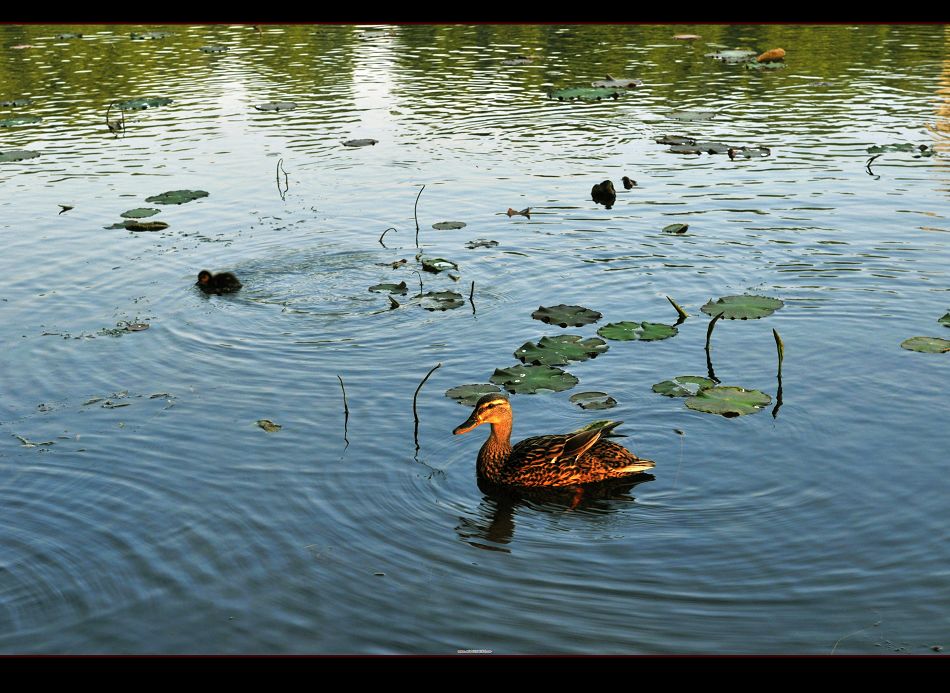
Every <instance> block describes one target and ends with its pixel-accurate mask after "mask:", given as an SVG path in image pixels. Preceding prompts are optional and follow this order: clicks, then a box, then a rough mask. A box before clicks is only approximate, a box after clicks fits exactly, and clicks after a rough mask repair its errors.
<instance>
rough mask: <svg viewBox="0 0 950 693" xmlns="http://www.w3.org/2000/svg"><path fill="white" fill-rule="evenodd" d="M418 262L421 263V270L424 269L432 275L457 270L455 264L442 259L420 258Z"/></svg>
mask: <svg viewBox="0 0 950 693" xmlns="http://www.w3.org/2000/svg"><path fill="white" fill-rule="evenodd" d="M419 262H421V263H422V269H424V270H425V271H426V272H432V273H434V274H438V273H439V272H444V271H445V270H447V269H458V268H459V266H458V265H457V264H455V263H454V262H452V261H451V260H446V259H445V258H444V257H420V258H419Z"/></svg>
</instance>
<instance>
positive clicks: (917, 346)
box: [901, 337, 950, 354]
mask: <svg viewBox="0 0 950 693" xmlns="http://www.w3.org/2000/svg"><path fill="white" fill-rule="evenodd" d="M901 348H902V349H908V350H910V351H919V352H921V353H924V354H943V353H944V352H947V351H950V339H942V338H941V337H911V338H910V339H905V340H904V341H903V342H901Z"/></svg>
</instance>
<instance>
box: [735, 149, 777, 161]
mask: <svg viewBox="0 0 950 693" xmlns="http://www.w3.org/2000/svg"><path fill="white" fill-rule="evenodd" d="M726 154H728V155H729V158H730V159H735V158H736V157H740V156H741V157H743V158H745V159H752V158H755V157H761V156H771V155H772V150H771V149H769V148H768V147H730V148H729V151H728V152H726Z"/></svg>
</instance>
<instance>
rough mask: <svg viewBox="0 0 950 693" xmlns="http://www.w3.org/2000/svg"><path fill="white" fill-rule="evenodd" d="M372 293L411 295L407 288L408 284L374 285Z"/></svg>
mask: <svg viewBox="0 0 950 693" xmlns="http://www.w3.org/2000/svg"><path fill="white" fill-rule="evenodd" d="M369 290H370V291H379V292H382V291H388V292H389V293H391V294H407V293H409V287H407V286H406V282H399V283H398V284H373V285H372V286H371V287H369Z"/></svg>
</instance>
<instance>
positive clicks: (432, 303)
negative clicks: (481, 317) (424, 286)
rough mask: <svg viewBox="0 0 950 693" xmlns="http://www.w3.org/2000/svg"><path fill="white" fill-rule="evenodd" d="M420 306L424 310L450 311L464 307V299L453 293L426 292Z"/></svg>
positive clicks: (460, 295)
mask: <svg viewBox="0 0 950 693" xmlns="http://www.w3.org/2000/svg"><path fill="white" fill-rule="evenodd" d="M420 305H421V306H422V307H423V308H425V309H426V310H452V309H453V308H459V307H461V306H463V305H465V299H464V298H462V294H460V293H456V292H455V291H427V292H426V293H424V294H423V295H422V300H421V301H420Z"/></svg>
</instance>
